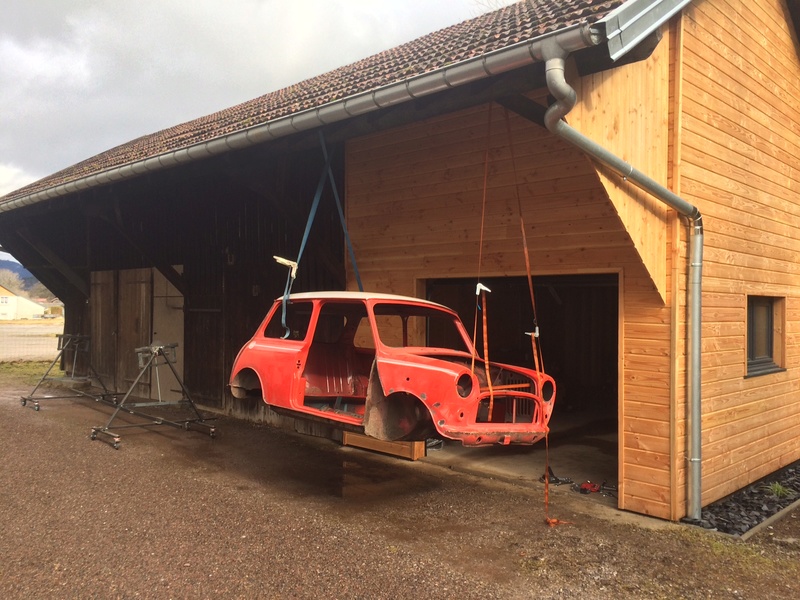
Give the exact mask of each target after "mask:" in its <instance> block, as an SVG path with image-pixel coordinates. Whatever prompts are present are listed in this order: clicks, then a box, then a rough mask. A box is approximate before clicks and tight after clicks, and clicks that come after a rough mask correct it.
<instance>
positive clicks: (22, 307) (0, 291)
mask: <svg viewBox="0 0 800 600" xmlns="http://www.w3.org/2000/svg"><path fill="white" fill-rule="evenodd" d="M42 315H44V306H42V305H40V304H37V303H36V302H32V301H31V300H28V299H27V298H23V297H21V296H17V295H16V294H14V292H12V291H10V290H7V289H6V288H4V287H3V286H1V285H0V321H14V320H17V319H41V318H42Z"/></svg>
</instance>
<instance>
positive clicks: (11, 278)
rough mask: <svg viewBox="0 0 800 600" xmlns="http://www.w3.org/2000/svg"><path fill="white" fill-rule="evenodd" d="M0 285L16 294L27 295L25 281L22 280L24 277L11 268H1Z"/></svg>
mask: <svg viewBox="0 0 800 600" xmlns="http://www.w3.org/2000/svg"><path fill="white" fill-rule="evenodd" d="M0 286H3V287H4V288H6V289H7V290H8V291H9V292H13V293H14V294H17V295H22V296H24V295H25V283H24V282H23V281H22V277H20V276H19V275H18V274H17V273H14V271H11V270H9V269H0Z"/></svg>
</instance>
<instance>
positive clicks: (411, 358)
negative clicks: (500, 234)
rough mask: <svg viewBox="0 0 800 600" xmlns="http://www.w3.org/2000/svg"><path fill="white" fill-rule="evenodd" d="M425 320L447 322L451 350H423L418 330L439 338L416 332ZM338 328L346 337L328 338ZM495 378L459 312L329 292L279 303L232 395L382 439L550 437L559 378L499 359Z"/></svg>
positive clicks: (523, 440)
mask: <svg viewBox="0 0 800 600" xmlns="http://www.w3.org/2000/svg"><path fill="white" fill-rule="evenodd" d="M287 309H288V311H289V313H290V314H289V317H287ZM321 315H322V316H321ZM330 315H334V318H333V319H332V320H331V319H329V317H330ZM414 317H420V318H421V319H422V321H424V323H425V324H426V327H425V328H427V327H428V325H427V324H429V323H431V322H433V321H436V322H439V321H440V320H441V322H443V323H447V333H448V335H449V336H450V342H451V343H449V344H448V347H435V346H431V345H430V344H427V343H424V342H423V343H420V344H419V345H414V339H413V338H414V337H415V335H414V334H415V333H416V339H417V340H421V339H426V338H428V337H429V332H427V331H425V332H422V331H416V332H411V331H407V330H406V329H407V328H410V325H408V323H409V322H411V321H412V320H413V318H414ZM287 318H288V319H289V320H290V321H294V322H291V323H288V322H287ZM382 320H386V321H387V322H389V321H391V322H392V323H397V324H402V328H403V331H402V333H395V332H390V333H389V334H387V332H386V324H385V323H383V321H382ZM328 322H332V323H334V325H335V327H334V328H332V330H335V333H334V334H333V335H334V336H338V338H336V339H332V338H331V339H326V338H325V335H322V334H323V333H325V332H327V331H328V330H329V329H331V328H329V327H327V326H326V325H324V324H325V323H328ZM298 323H299V326H298ZM342 324H344V325H342ZM295 326H298V328H297V329H294V327H295ZM420 329H421V328H420ZM340 330H343V331H340ZM370 337H371V338H372V339H371V340H370V339H369V338H370ZM329 338H330V336H329ZM359 338H360V339H359ZM456 338H458V339H456ZM387 340H389V343H387ZM488 373H489V375H488V376H487V368H486V365H485V364H484V361H483V360H482V359H480V358H478V357H477V353H476V352H475V350H474V348H473V345H472V343H471V341H470V339H469V336H468V334H467V332H466V330H465V328H464V326H463V324H462V323H461V321H460V319H459V318H458V316H457V315H456V313H455V312H453V311H452V310H450V309H449V308H446V307H444V306H442V305H439V304H435V303H432V302H428V301H425V300H420V299H416V298H409V297H405V296H395V295H388V294H369V293H363V292H320V293H304V294H293V295H291V296H290V297H289V298H287V299H286V300H285V301H284V299H283V298H278V299H277V300H276V301H275V303H274V305H273V306H272V308H271V309H270V311H269V313H268V314H267V316H266V318H265V319H264V321H263V323H262V324H261V326H260V327H259V328H258V330H257V331H256V333H255V334H254V335H253V337H252V338H251V339H250V340H249V341H248V342H247V343H246V344H245V345H244V347H243V348H242V349H241V350H240V352H239V354H238V356H237V357H236V360H235V361H234V365H233V368H232V372H231V378H230V387H231V391H232V393H233V395H234V396H235V397H239V398H242V397H246V396H252V395H260V397H261V398H262V399H263V401H264V402H266V403H267V404H268V405H269V406H270V407H272V408H274V409H275V410H278V411H283V412H287V413H289V414H291V415H293V416H296V417H302V418H308V419H313V420H322V421H324V422H327V423H330V424H333V425H338V426H340V427H342V428H344V429H349V430H354V431H359V432H362V433H366V434H368V435H373V436H374V437H378V438H380V439H415V438H419V437H421V438H422V439H424V438H425V437H428V436H435V435H436V434H438V435H439V436H441V437H444V438H448V439H453V440H460V441H461V442H462V443H463V444H464V445H468V446H474V445H487V444H498V443H499V444H532V443H534V442H536V441H538V440H540V439H542V438H543V437H544V435H545V434H546V433H547V431H548V422H549V419H550V416H551V414H552V410H553V405H554V403H555V382H554V381H553V379H552V378H551V377H550V376H548V375H546V374H545V373H542V372H539V371H536V370H532V369H526V368H524V367H518V366H511V365H505V364H497V363H492V364H491V365H490V366H489V369H488ZM425 425H427V427H425ZM433 428H435V432H433V431H432V430H433Z"/></svg>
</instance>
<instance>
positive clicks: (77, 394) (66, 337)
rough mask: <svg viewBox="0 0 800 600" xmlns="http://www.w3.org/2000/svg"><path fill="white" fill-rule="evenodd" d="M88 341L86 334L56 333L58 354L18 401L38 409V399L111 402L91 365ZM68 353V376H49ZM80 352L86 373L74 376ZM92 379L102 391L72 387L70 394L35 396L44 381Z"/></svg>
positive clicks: (76, 382)
mask: <svg viewBox="0 0 800 600" xmlns="http://www.w3.org/2000/svg"><path fill="white" fill-rule="evenodd" d="M90 341H91V338H90V337H89V336H88V335H72V334H67V333H65V334H59V335H58V355H56V357H55V359H53V362H51V363H50V366H49V367H48V368H47V371H45V373H44V375H42V378H41V379H40V380H39V383H37V384H36V387H34V388H33V391H32V392H31V393H30V394H29V395H27V396H22V397H20V402H21V403H22V406H27V405H28V403H30V406H31V408H32V409H33V410H39V401H40V400H54V399H58V398H62V399H63V398H92V399H93V400H95V401H101V400H102V401H105V402H113V400H108V398H109V396H113V394H112V393H111V392H109V391H108V388H106V386H105V384H104V383H103V380H102V379H100V375H98V374H97V371H95V369H94V367H93V366H92V361H91V354H90V352H89V350H90V346H91V344H90ZM70 354H71V355H72V356H71V358H72V368H71V369H70V370H69V371H68V373H69V376H67V377H51V376H50V371H52V370H53V367H55V366H56V364H57V363H58V362H59V361H61V359H62V357H64V358H65V359H66V360H69V357H70ZM80 354H82V355H83V356H85V357H86V358H85V362H86V364H87V365H88V367H87V374H86V375H82V376H76V375H75V370H76V368H77V365H78V355H80ZM92 379H95V380H97V382H98V383H99V384H100V386H101V387H102V388H103V391H102V392H101V393H99V394H90V393H88V392H85V391H83V390H81V389H79V388H73V389H72V391H73V392H74V393H72V394H70V395H61V396H55V395H50V394H46V395H42V396H36V391H37V390H38V389H39V387H40V386H41V385H42V384H43V383H44V382H45V381H54V382H58V383H61V384H82V383H89V384H91V382H92Z"/></svg>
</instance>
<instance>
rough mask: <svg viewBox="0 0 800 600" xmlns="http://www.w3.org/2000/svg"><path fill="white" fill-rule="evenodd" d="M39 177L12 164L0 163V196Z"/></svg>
mask: <svg viewBox="0 0 800 600" xmlns="http://www.w3.org/2000/svg"><path fill="white" fill-rule="evenodd" d="M37 179H39V177H37V176H35V175H31V174H30V173H26V172H25V171H23V170H22V169H20V168H19V167H15V166H14V165H7V164H6V165H4V164H1V163H0V197H2V196H5V195H6V194H9V193H11V192H13V191H14V190H18V189H19V188H21V187H23V186H26V185H28V184H29V183H32V182H34V181H36V180H37Z"/></svg>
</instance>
